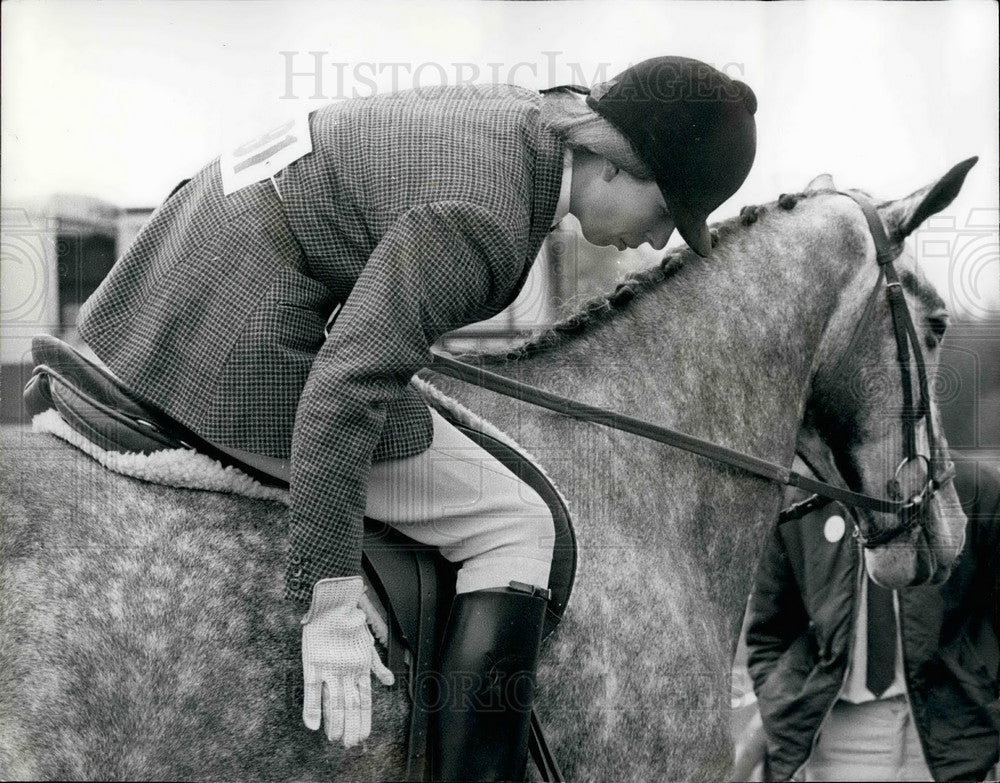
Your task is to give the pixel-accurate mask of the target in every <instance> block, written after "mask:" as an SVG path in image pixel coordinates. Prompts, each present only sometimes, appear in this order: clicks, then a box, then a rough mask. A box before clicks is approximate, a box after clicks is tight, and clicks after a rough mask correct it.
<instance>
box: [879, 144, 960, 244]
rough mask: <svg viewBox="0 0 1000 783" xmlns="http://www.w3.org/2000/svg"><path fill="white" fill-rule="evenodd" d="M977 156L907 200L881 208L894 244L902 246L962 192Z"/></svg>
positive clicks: (955, 167)
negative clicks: (925, 222)
mask: <svg viewBox="0 0 1000 783" xmlns="http://www.w3.org/2000/svg"><path fill="white" fill-rule="evenodd" d="M978 160H979V158H978V156H977V157H974V158H969V159H968V160H963V161H962V162H961V163H959V164H958V165H956V166H953V167H952V169H951V171H949V172H948V173H947V174H945V175H944V176H943V177H941V179H939V180H938V181H937V182H933V183H931V184H930V185H928V186H927V187H924V188H921V189H920V190H918V191H917V192H916V193H911V194H910V195H909V196H907V197H906V198H901V199H899V200H898V201H892V202H890V203H888V204H884V205H882V206H881V207H880V211H881V213H882V216H883V218H884V219H885V221H886V224H887V225H888V227H889V233H890V236H891V237H892V240H893V241H894V242H902V241H903V240H904V239H906V238H907V237H908V236H909V235H910V234H912V233H913V232H914V230H916V228H917V227H918V226H919V225H920V224H921V223H923V222H924V221H925V220H927V218H929V217H930V216H931V215H936V214H937V213H938V212H940V211H941V210H942V209H944V208H945V207H947V206H948V205H949V204H950V203H951V202H952V201H954V199H955V196H957V195H958V192H959V191H960V190H961V189H962V184H963V183H964V182H965V175H966V174H968V173H969V169H971V168H972V167H973V166H975V165H976V162H977V161H978Z"/></svg>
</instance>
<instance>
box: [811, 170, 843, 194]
mask: <svg viewBox="0 0 1000 783" xmlns="http://www.w3.org/2000/svg"><path fill="white" fill-rule="evenodd" d="M836 189H837V186H836V185H834V184H833V177H831V176H830V175H829V174H820V175H819V176H818V177H816V179H814V180H813V181H812V182H810V183H809V184H808V185H806V193H812V192H813V191H815V190H836Z"/></svg>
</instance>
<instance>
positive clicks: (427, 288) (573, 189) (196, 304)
mask: <svg viewBox="0 0 1000 783" xmlns="http://www.w3.org/2000/svg"><path fill="white" fill-rule="evenodd" d="M580 92H586V91H580V90H578V89H574V88H560V89H556V90H550V91H546V93H545V94H544V95H540V94H538V93H536V92H533V91H529V90H525V89H521V88H516V87H510V86H498V85H493V86H461V87H441V88H434V89H419V90H412V91H406V92H400V93H396V94H393V95H387V96H375V97H371V98H365V99H357V100H351V101H345V102H342V103H338V104H334V105H331V106H328V107H326V108H324V109H320V110H318V111H315V112H313V113H312V114H311V115H310V116H309V118H308V120H305V119H303V120H302V121H301V122H290V123H289V124H288V125H286V126H284V127H283V128H280V129H278V130H277V131H275V132H274V133H271V134H268V135H265V136H264V137H262V138H261V139H259V140H258V141H256V142H253V143H250V144H247V145H244V146H242V147H240V148H237V149H236V150H234V151H233V152H232V153H231V154H229V155H224V156H223V157H222V158H221V159H219V160H216V161H213V162H212V163H211V164H210V165H208V166H207V167H206V168H204V169H203V170H201V171H200V172H199V173H198V174H197V175H195V177H194V178H193V179H191V180H189V181H187V182H185V183H183V184H182V186H180V187H179V188H178V189H177V190H176V191H175V192H174V193H173V194H171V196H170V197H169V198H168V199H167V201H166V202H165V203H164V204H163V205H162V206H161V207H160V208H159V209H158V210H157V212H156V213H155V214H154V215H153V217H152V219H151V220H150V222H149V223H148V225H147V226H146V227H145V228H144V229H143V231H142V233H141V234H140V235H139V237H138V238H137V240H136V241H135V243H134V244H133V245H132V246H131V247H130V248H129V250H128V251H127V252H126V253H125V254H124V256H123V257H122V258H121V259H120V260H119V261H118V263H117V264H116V265H115V267H114V269H112V271H111V273H110V274H109V276H108V278H107V279H106V280H105V281H104V282H103V284H102V285H101V287H100V288H99V289H98V291H97V292H96V293H95V294H94V295H93V296H92V297H91V299H90V300H89V301H88V302H87V303H86V305H85V306H84V308H83V310H82V311H81V316H80V333H81V335H82V337H83V339H84V340H85V341H86V342H87V343H88V344H89V345H90V347H91V348H92V349H93V350H94V351H95V353H96V354H97V355H98V356H99V357H100V358H101V359H102V360H103V361H104V362H105V363H106V364H107V366H108V367H109V368H110V369H111V371H113V372H114V373H115V374H116V375H117V377H118V378H119V379H120V381H121V382H122V383H123V384H124V385H125V386H126V387H127V388H128V389H129V390H130V391H131V392H132V393H133V394H134V395H135V396H136V397H137V398H138V399H139V400H141V401H143V402H145V403H146V404H148V405H151V406H153V407H155V408H157V409H159V410H161V411H163V412H165V413H166V414H168V415H169V416H170V417H172V418H174V419H175V420H177V421H178V422H180V423H182V424H183V425H184V426H186V427H188V428H189V429H190V430H192V431H193V432H195V433H197V434H198V435H200V436H201V437H203V438H204V439H206V440H208V441H212V442H215V443H217V444H219V445H220V446H221V447H224V448H228V449H231V450H237V451H239V452H241V453H249V454H252V455H265V456H266V457H270V458H273V459H276V460H290V465H291V529H290V537H291V542H290V552H289V559H288V568H287V572H286V596H287V597H288V599H289V600H291V601H292V602H293V603H294V604H295V606H296V607H297V608H298V609H299V610H300V611H305V615H304V617H303V619H302V624H303V635H302V654H303V664H304V675H305V703H304V708H303V719H304V721H305V723H306V725H307V726H308V727H309V728H312V729H316V728H319V725H320V722H321V716H322V717H324V718H325V722H326V729H327V735H328V737H329V738H330V739H331V740H335V739H342V740H343V742H344V744H345V745H352V744H355V743H357V742H359V741H361V740H363V739H365V737H367V736H368V733H369V731H370V722H371V720H370V710H371V690H370V688H371V681H370V677H371V673H373V672H374V673H375V674H376V676H378V677H379V678H380V679H382V680H383V681H384V682H385V681H389V680H391V674H390V673H389V672H388V670H387V669H386V668H385V667H384V666H383V664H382V662H381V660H380V659H379V655H378V653H377V651H376V649H375V647H374V643H373V639H372V636H371V634H370V632H369V631H368V628H367V626H366V624H365V610H364V609H363V608H362V607H367V606H368V604H367V602H366V600H365V597H364V596H363V585H362V579H361V576H360V574H361V531H362V518H363V516H364V515H365V514H366V513H367V514H368V515H369V516H373V517H377V518H379V519H381V520H382V521H384V522H386V523H388V524H390V525H392V526H393V527H396V528H399V529H401V530H402V531H403V532H405V533H406V534H407V535H408V536H410V537H411V538H413V539H415V540H417V541H419V542H421V543H424V544H430V545H433V546H435V547H439V548H440V549H441V552H442V554H443V555H444V556H445V557H446V558H448V559H449V560H451V561H453V562H456V563H459V562H460V563H461V564H462V565H461V568H460V570H459V571H458V578H457V587H456V589H457V595H456V598H455V601H454V604H453V606H452V609H451V616H450V619H449V624H448V629H447V631H446V635H445V641H444V648H443V650H442V652H441V663H440V666H441V674H442V683H443V685H442V688H443V698H441V699H439V702H440V703H442V704H447V708H442V709H439V710H438V711H437V713H436V716H435V726H434V731H433V732H432V736H433V740H432V754H431V755H432V765H433V773H434V775H435V777H436V778H438V779H463V780H467V779H497V778H499V779H515V778H520V777H522V776H523V773H524V767H525V759H526V749H525V748H526V736H527V731H528V715H529V712H530V700H531V692H532V690H533V682H534V670H535V664H536V660H537V656H538V646H539V639H540V635H541V628H542V618H543V615H544V612H545V605H546V603H545V596H546V594H547V585H548V578H549V568H550V564H551V557H552V545H553V541H552V538H553V533H552V520H551V518H550V516H549V512H548V511H547V509H546V507H545V504H544V503H542V502H541V501H540V500H539V498H538V496H537V495H536V494H535V493H534V491H533V490H531V489H530V488H529V487H528V486H527V485H525V484H524V483H523V482H521V481H520V480H519V479H518V478H517V477H516V476H515V475H514V474H513V473H512V472H510V471H509V470H507V469H506V468H505V467H504V466H503V465H502V464H500V463H499V462H497V461H496V460H495V459H494V458H492V457H491V456H490V455H489V454H487V453H486V452H485V451H483V450H482V449H481V448H479V447H478V446H477V445H475V444H474V443H472V442H471V441H470V440H469V439H468V438H466V437H465V436H463V435H462V434H461V433H460V432H458V431H457V430H456V429H455V428H454V427H453V426H452V425H451V424H449V423H447V422H446V421H444V420H443V419H442V418H441V417H440V416H438V415H437V414H436V413H434V412H432V411H429V410H428V408H427V406H426V405H425V403H424V402H423V401H422V399H421V398H420V396H419V394H418V393H417V391H416V390H415V388H414V387H413V386H412V385H411V384H410V380H411V378H412V376H413V374H414V373H415V372H417V371H418V370H420V369H421V368H422V367H424V366H426V365H427V364H428V362H429V360H430V351H429V348H430V345H431V344H432V343H433V342H434V341H435V340H437V338H438V337H440V336H441V335H442V334H444V333H445V332H448V331H450V330H452V329H455V328H458V327H460V326H463V325H465V324H468V323H472V322H474V321H478V320H481V319H483V318H486V317H489V316H491V315H493V314H495V313H497V312H499V311H500V310H502V309H503V308H504V307H506V306H507V305H509V304H510V303H511V302H512V301H513V299H514V297H515V296H516V295H517V293H518V291H519V290H520V288H521V286H522V285H523V283H524V280H525V277H526V275H527V272H528V270H529V268H530V266H531V264H532V262H533V260H534V258H535V256H536V255H537V253H538V251H539V249H540V246H541V244H542V241H543V240H544V238H545V235H546V233H547V232H548V231H549V230H550V228H551V227H552V226H553V225H555V224H556V223H558V222H559V221H560V220H561V219H562V218H563V217H564V216H565V215H566V214H567V213H569V212H572V213H573V214H574V215H575V216H576V217H577V218H578V219H579V220H580V224H581V227H582V230H583V234H584V236H585V237H586V238H587V239H588V240H589V241H591V242H593V243H595V244H602V245H609V244H610V245H616V246H618V247H619V249H624V248H625V247H627V246H628V247H637V246H638V245H640V244H642V243H644V242H649V243H650V244H651V245H652V246H653V247H655V248H656V249H662V248H663V247H664V246H665V245H666V243H667V240H668V239H669V237H670V235H671V233H672V232H673V230H674V228H675V227H676V228H677V229H678V230H679V231H680V233H681V235H682V236H683V237H684V239H685V240H687V242H688V244H689V245H690V246H691V247H692V248H693V249H694V250H695V251H696V252H697V253H699V254H701V255H708V254H709V253H710V251H711V237H710V235H709V232H708V229H707V226H706V218H707V217H708V215H709V213H711V212H712V211H713V210H714V209H715V208H716V207H718V206H719V205H720V204H722V202H723V201H725V200H726V199H727V198H728V197H729V196H731V195H732V194H733V193H734V192H735V191H736V190H737V188H738V187H739V186H740V185H741V184H742V182H743V181H744V179H745V178H746V176H747V174H748V172H749V170H750V166H751V164H752V162H753V157H754V151H755V144H756V142H755V125H754V119H753V114H754V111H755V109H756V99H755V97H754V95H753V92H752V91H751V90H750V88H749V87H747V86H746V85H745V84H743V83H742V82H739V81H734V80H731V79H729V78H728V77H727V76H725V75H724V74H722V73H720V72H719V71H717V70H715V69H713V68H711V67H710V66H708V65H706V64H704V63H700V62H698V61H696V60H691V59H687V58H679V57H660V58H655V59H652V60H647V61H645V62H643V63H640V64H639V65H636V66H634V67H631V68H629V69H628V70H626V71H624V72H623V73H621V74H619V75H618V76H617V77H615V78H614V79H612V80H610V81H608V82H606V83H603V84H600V85H598V86H596V87H595V88H594V89H593V90H592V91H590V94H589V95H586V97H584V96H583V95H580V94H579V93H580ZM508 686H510V687H508Z"/></svg>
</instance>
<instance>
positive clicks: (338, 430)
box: [285, 202, 524, 603]
mask: <svg viewBox="0 0 1000 783" xmlns="http://www.w3.org/2000/svg"><path fill="white" fill-rule="evenodd" d="M523 253H524V248H519V243H518V242H517V241H516V240H515V238H514V235H513V232H512V231H511V230H510V229H509V228H506V227H505V226H504V225H503V224H502V223H501V222H500V221H498V220H497V219H496V217H494V215H493V214H492V213H490V212H489V211H487V210H485V209H483V208H481V207H478V206H475V205H471V204H467V203H464V202H437V203H431V204H424V205H421V206H418V207H414V208H412V209H410V210H409V211H407V212H405V213H403V214H402V215H400V216H399V217H398V218H397V219H396V221H395V222H394V223H393V225H392V227H391V228H390V229H389V231H387V232H386V234H385V235H384V236H383V238H382V240H381V241H380V242H379V244H378V246H377V247H376V248H375V251H374V252H373V254H372V255H371V257H370V258H369V260H368V262H367V264H366V265H365V267H364V269H363V270H362V272H361V274H360V275H359V276H358V279H357V282H356V283H355V285H354V288H353V289H352V291H351V294H350V295H349V296H348V298H347V301H346V302H345V303H344V307H343V309H342V311H341V312H340V313H339V315H338V317H337V320H336V322H335V324H334V327H333V328H332V329H331V331H330V334H329V335H328V337H327V339H326V341H325V342H324V344H323V346H322V347H321V349H320V350H319V352H318V353H317V355H316V359H315V361H314V363H313V365H312V369H311V370H310V374H309V378H308V380H307V382H306V385H305V388H304V389H303V393H302V396H301V398H300V401H299V405H298V408H297V411H296V416H295V426H294V431H293V434H292V452H291V462H292V480H291V529H290V539H291V541H290V552H289V562H288V570H287V571H286V591H285V592H286V597H287V598H290V599H292V600H294V601H297V602H300V603H307V602H308V601H309V598H310V595H311V593H312V587H313V584H314V583H315V582H316V581H318V580H319V579H324V578H329V577H340V576H348V575H353V574H358V573H360V572H361V535H362V520H363V514H364V508H365V492H366V484H367V478H368V473H369V471H370V468H371V462H372V455H373V452H374V450H375V447H376V445H377V444H378V441H379V439H380V436H381V433H382V430H383V427H384V425H385V420H386V406H387V405H388V404H389V403H390V402H393V401H396V400H399V399H400V398H401V397H402V396H403V395H404V394H405V390H406V388H407V384H408V383H409V381H410V379H411V377H412V376H413V374H414V373H415V372H416V371H417V370H419V369H421V368H422V367H425V366H426V365H427V364H428V363H429V361H430V345H431V344H432V343H433V342H434V341H435V340H436V339H437V338H438V337H440V336H441V335H442V334H444V333H445V332H447V331H450V330H452V329H455V328H457V327H458V326H462V325H465V324H468V323H471V322H473V321H476V320H481V319H482V318H484V317H487V316H488V315H491V314H492V310H493V309H494V308H497V303H503V302H505V301H506V299H507V298H508V296H509V295H510V293H511V291H510V289H511V288H512V287H513V286H514V285H515V284H516V282H517V280H518V279H519V277H520V272H521V270H522V268H523V265H524V258H523ZM430 437H431V423H430V418H429V416H427V417H426V422H425V428H424V433H423V437H422V439H421V440H420V442H417V443H414V444H413V445H414V450H413V451H414V452H419V451H420V450H421V449H422V448H426V446H427V445H428V444H429V442H430Z"/></svg>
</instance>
